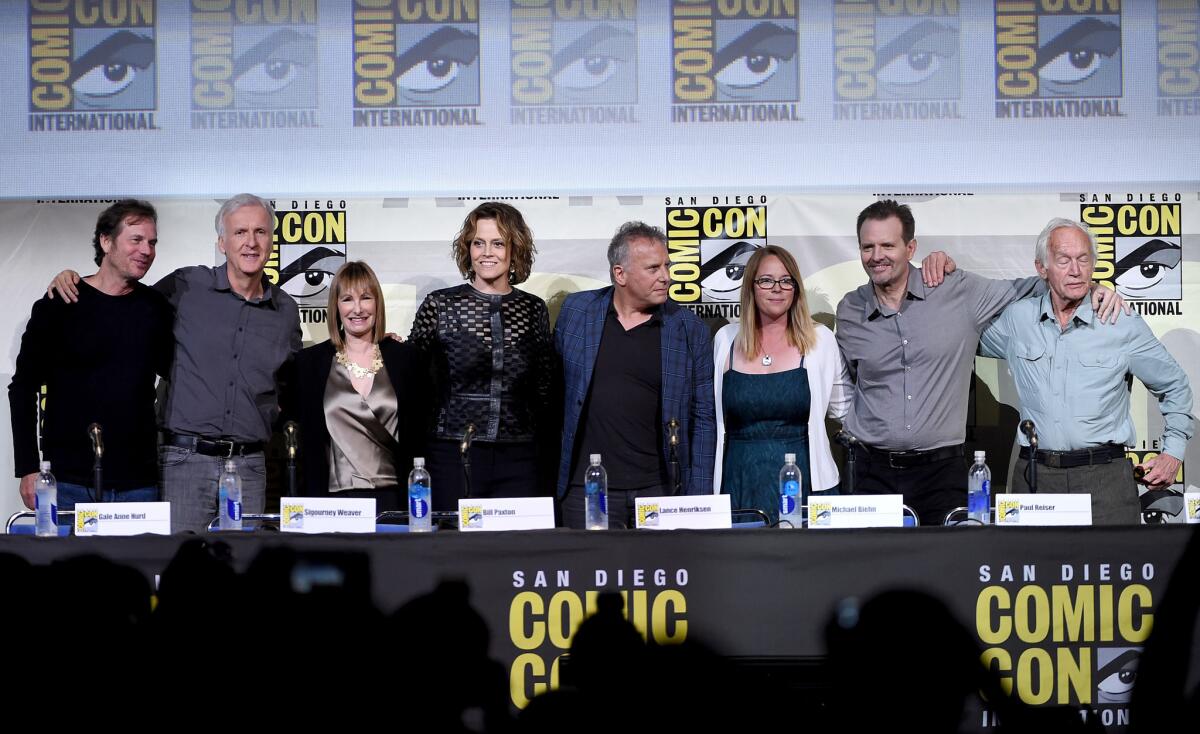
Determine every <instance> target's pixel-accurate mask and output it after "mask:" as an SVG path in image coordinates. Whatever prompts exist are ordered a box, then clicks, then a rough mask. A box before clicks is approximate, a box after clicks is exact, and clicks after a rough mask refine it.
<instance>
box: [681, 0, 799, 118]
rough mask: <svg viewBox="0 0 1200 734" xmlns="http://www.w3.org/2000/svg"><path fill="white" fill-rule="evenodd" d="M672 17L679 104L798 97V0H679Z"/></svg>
mask: <svg viewBox="0 0 1200 734" xmlns="http://www.w3.org/2000/svg"><path fill="white" fill-rule="evenodd" d="M671 20H672V54H673V57H672V58H673V60H672V69H673V79H672V81H673V91H674V97H673V101H674V102H675V103H676V104H686V103H703V102H795V101H797V100H798V99H799V97H800V88H799V71H798V63H799V54H798V46H799V42H798V35H797V29H798V22H799V21H798V20H797V13H796V3H795V2H794V1H792V2H789V1H788V0H781V1H780V2H772V3H744V4H743V3H737V2H706V1H705V0H699V1H697V0H691V1H689V0H675V1H674V2H673V3H672V6H671Z"/></svg>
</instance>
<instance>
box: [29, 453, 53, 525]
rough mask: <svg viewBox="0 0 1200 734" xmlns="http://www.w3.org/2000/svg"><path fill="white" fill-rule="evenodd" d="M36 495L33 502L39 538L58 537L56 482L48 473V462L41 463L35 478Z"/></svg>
mask: <svg viewBox="0 0 1200 734" xmlns="http://www.w3.org/2000/svg"><path fill="white" fill-rule="evenodd" d="M36 486H37V495H36V499H35V500H34V508H35V510H36V513H37V514H36V515H35V516H34V517H35V520H36V521H37V526H36V527H35V528H34V532H36V533H37V534H38V535H41V536H50V537H58V480H56V479H55V478H54V475H53V474H51V473H50V462H48V461H43V462H42V465H41V468H40V470H39V471H38V476H37V485H36Z"/></svg>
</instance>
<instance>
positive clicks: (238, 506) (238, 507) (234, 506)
mask: <svg viewBox="0 0 1200 734" xmlns="http://www.w3.org/2000/svg"><path fill="white" fill-rule="evenodd" d="M225 512H226V514H227V515H228V516H229V519H230V520H233V521H234V522H237V521H239V520H241V519H242V503H241V502H238V501H236V500H231V499H226V500H225Z"/></svg>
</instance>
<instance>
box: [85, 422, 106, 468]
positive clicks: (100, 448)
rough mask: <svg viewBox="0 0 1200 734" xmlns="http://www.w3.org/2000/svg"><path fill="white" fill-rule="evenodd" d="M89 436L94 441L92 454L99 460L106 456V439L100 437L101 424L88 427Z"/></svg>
mask: <svg viewBox="0 0 1200 734" xmlns="http://www.w3.org/2000/svg"><path fill="white" fill-rule="evenodd" d="M87 430H88V436H89V437H90V438H91V439H92V453H93V454H95V455H96V458H97V459H99V458H101V457H102V456H104V439H103V438H102V437H101V435H100V424H99V423H93V424H92V425H90V426H88V429H87Z"/></svg>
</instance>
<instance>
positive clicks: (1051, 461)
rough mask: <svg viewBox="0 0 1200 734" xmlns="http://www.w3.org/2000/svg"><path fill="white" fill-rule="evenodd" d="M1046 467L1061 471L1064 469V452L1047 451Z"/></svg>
mask: <svg viewBox="0 0 1200 734" xmlns="http://www.w3.org/2000/svg"><path fill="white" fill-rule="evenodd" d="M1046 466H1048V467H1050V468H1051V469H1061V468H1062V452H1059V451H1047V452H1046Z"/></svg>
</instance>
